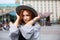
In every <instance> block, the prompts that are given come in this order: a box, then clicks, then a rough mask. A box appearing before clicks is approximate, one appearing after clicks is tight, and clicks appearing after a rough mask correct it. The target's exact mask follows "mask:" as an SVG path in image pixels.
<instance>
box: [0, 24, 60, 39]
mask: <svg viewBox="0 0 60 40" xmlns="http://www.w3.org/2000/svg"><path fill="white" fill-rule="evenodd" d="M8 34H9V31H0V40H10V39H9V37H8ZM40 40H60V25H52V26H42V27H41V29H40Z"/></svg>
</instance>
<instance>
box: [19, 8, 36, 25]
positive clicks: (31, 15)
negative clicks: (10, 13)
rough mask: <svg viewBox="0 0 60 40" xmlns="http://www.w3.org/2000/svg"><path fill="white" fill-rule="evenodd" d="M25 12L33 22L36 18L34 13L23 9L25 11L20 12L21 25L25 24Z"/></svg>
mask: <svg viewBox="0 0 60 40" xmlns="http://www.w3.org/2000/svg"><path fill="white" fill-rule="evenodd" d="M24 11H27V12H28V14H29V15H30V17H31V20H32V19H33V18H34V17H35V14H34V13H33V12H32V11H30V10H26V9H23V10H21V11H20V20H19V24H23V23H25V22H24V21H23V12H24Z"/></svg>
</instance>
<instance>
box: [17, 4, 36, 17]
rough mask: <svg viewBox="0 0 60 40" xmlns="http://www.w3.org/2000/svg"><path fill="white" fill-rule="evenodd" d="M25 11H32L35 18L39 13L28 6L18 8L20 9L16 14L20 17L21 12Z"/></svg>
mask: <svg viewBox="0 0 60 40" xmlns="http://www.w3.org/2000/svg"><path fill="white" fill-rule="evenodd" d="M23 9H25V10H30V11H31V12H32V13H34V14H35V16H37V12H36V11H35V10H34V9H33V8H31V7H29V6H26V5H21V6H18V7H17V8H16V13H17V14H18V15H19V14H20V11H21V10H23Z"/></svg>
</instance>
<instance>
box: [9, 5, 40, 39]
mask: <svg viewBox="0 0 60 40" xmlns="http://www.w3.org/2000/svg"><path fill="white" fill-rule="evenodd" d="M16 13H17V14H16V15H17V19H16V21H15V22H14V23H13V24H12V23H10V33H9V36H10V38H11V40H40V38H39V31H40V25H39V23H38V20H39V19H40V16H39V15H38V14H37V12H36V11H35V10H34V9H33V8H31V7H29V6H26V5H21V6H18V7H17V8H16Z"/></svg>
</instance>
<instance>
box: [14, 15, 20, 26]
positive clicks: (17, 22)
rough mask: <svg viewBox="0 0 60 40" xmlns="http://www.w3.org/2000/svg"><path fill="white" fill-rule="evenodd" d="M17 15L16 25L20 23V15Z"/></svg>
mask: <svg viewBox="0 0 60 40" xmlns="http://www.w3.org/2000/svg"><path fill="white" fill-rule="evenodd" d="M16 16H17V19H16V21H15V22H14V25H15V26H16V27H17V26H18V25H19V19H20V16H19V15H17V14H16Z"/></svg>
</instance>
